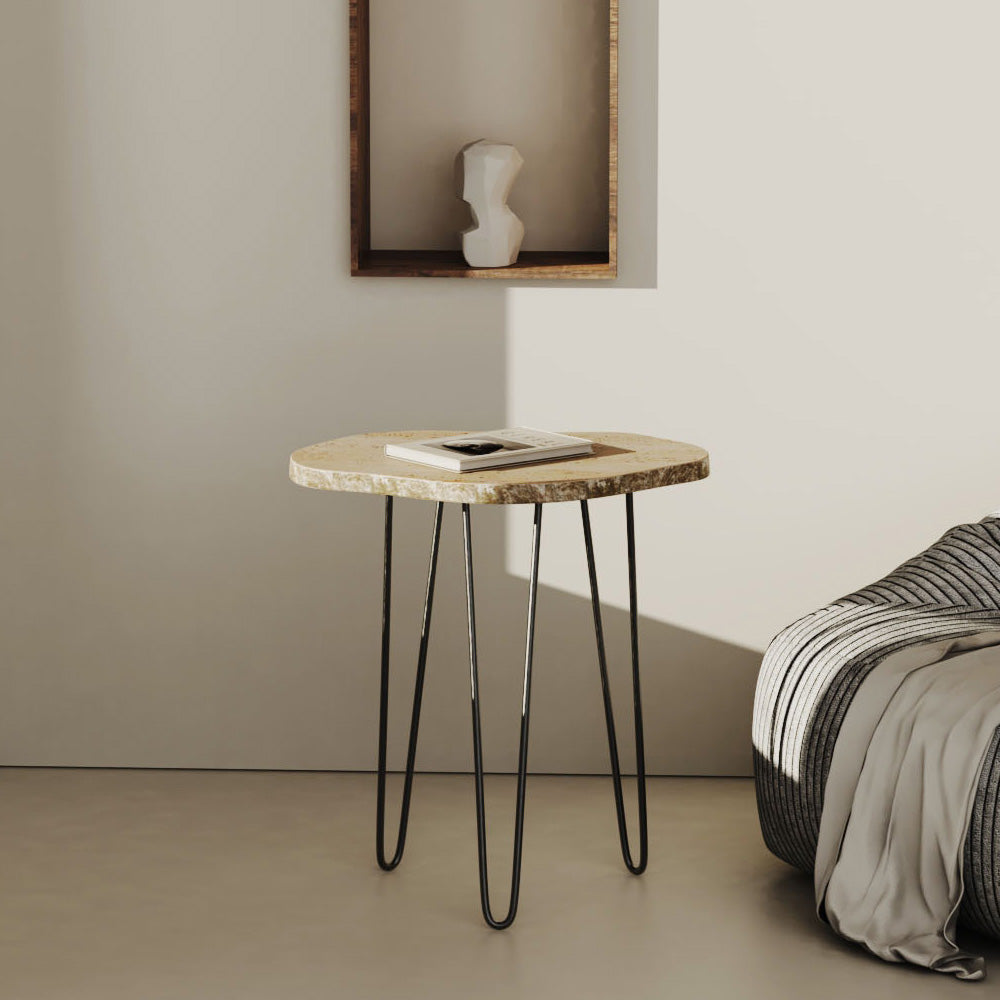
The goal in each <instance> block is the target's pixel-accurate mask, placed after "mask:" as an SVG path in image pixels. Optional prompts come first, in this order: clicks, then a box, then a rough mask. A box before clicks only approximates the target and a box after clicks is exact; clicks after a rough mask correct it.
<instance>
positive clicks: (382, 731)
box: [375, 496, 444, 871]
mask: <svg viewBox="0 0 1000 1000" xmlns="http://www.w3.org/2000/svg"><path fill="white" fill-rule="evenodd" d="M443 510H444V504H443V503H439V504H438V505H437V510H436V511H435V513H434V527H433V529H432V531H431V554H430V560H429V565H428V569H427V591H426V594H425V597H424V616H423V624H422V626H421V629H420V649H419V652H418V653H417V676H416V680H415V681H414V685H413V712H412V714H411V716H410V741H409V745H408V746H407V749H406V777H405V778H404V779H403V802H402V805H401V806H400V810H399V832H398V833H397V835H396V849H395V851H394V852H393V855H392V857H391V858H390V859H388V860H386V856H385V772H386V742H387V735H388V732H387V731H388V727H389V637H390V617H391V615H390V609H391V604H392V497H391V496H387V497H386V498H385V556H384V562H383V568H382V680H381V686H380V691H379V714H378V802H377V805H376V817H375V822H376V827H375V855H376V857H377V858H378V864H379V867H380V868H382V869H384V870H385V871H392V869H393V868H395V867H396V865H398V864H399V862H400V861H401V860H402V857H403V848H404V846H405V844H406V825H407V821H408V819H409V815H410V792H411V791H412V789H413V768H414V764H415V762H416V759H417V730H418V729H419V727H420V703H421V701H422V699H423V694H424V671H425V668H426V666H427V643H428V640H429V638H430V630H431V609H432V607H433V605H434V580H435V577H436V576H437V559H438V543H439V542H440V540H441V514H442V511H443Z"/></svg>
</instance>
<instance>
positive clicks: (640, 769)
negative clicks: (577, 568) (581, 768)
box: [580, 493, 649, 875]
mask: <svg viewBox="0 0 1000 1000" xmlns="http://www.w3.org/2000/svg"><path fill="white" fill-rule="evenodd" d="M580 509H581V511H582V513H583V540H584V543H585V545H586V548H587V572H588V574H589V575H590V600H591V605H592V606H593V611H594V635H595V636H596V638H597V663H598V666H599V667H600V671H601V693H602V695H603V697H604V721H605V723H606V724H607V729H608V753H609V755H610V757H611V779H612V782H613V783H614V791H615V813H616V814H617V816H618V839H619V840H620V841H621V845H622V858H623V859H624V861H625V867H626V868H627V869H628V870H629V871H630V872H631V873H632V874H633V875H641V874H642V873H643V872H644V871H645V870H646V863H647V861H648V859H649V837H648V833H647V823H646V752H645V743H644V739H643V732H642V695H641V692H640V688H639V615H638V602H637V600H636V584H635V514H634V511H633V508H632V494H631V493H626V494H625V534H626V544H627V548H628V598H629V634H630V640H631V646H632V704H633V708H634V713H635V766H636V784H637V791H638V796H639V861H638V864H637V863H636V862H635V861H633V859H632V852H631V850H630V848H629V839H628V827H627V824H626V822H625V802H624V798H623V796H622V775H621V766H620V764H619V761H618V738H617V736H616V735H615V713H614V708H613V707H612V704H611V686H610V684H609V683H608V661H607V655H606V653H605V648H604V626H603V624H602V622H601V598H600V595H599V593H598V589H597V567H596V565H595V561H594V539H593V535H592V534H591V531H590V510H589V508H588V506H587V501H586V500H581V501H580Z"/></svg>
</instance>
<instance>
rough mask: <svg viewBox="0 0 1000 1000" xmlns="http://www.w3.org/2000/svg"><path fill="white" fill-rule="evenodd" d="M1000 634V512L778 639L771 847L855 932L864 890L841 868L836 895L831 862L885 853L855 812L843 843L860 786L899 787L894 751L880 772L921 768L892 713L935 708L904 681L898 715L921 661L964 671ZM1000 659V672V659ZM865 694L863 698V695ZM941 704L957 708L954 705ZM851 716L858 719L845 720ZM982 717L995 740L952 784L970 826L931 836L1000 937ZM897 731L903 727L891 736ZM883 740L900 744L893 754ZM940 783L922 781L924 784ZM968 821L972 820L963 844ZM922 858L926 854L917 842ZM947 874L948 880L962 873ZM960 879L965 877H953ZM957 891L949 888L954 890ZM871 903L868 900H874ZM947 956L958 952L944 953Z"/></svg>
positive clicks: (768, 772)
mask: <svg viewBox="0 0 1000 1000" xmlns="http://www.w3.org/2000/svg"><path fill="white" fill-rule="evenodd" d="M991 632H994V633H998V634H1000V512H997V513H994V514H991V515H989V516H987V517H986V518H984V519H983V520H982V521H980V522H973V523H969V524H960V525H957V526H956V527H954V528H951V529H950V530H949V531H947V532H946V533H945V534H944V535H943V536H942V537H941V538H940V539H939V540H938V541H937V542H935V543H934V544H933V545H931V546H930V547H929V548H928V549H926V550H925V551H924V552H921V553H920V554H919V555H917V556H914V557H913V558H912V559H910V560H908V561H907V562H905V563H903V564H902V565H901V566H899V567H898V568H897V569H895V570H893V572H891V573H889V574H888V575H887V576H885V577H883V578H882V579H881V580H878V581H876V582H875V583H872V584H870V585H868V586H866V587H863V588H861V589H859V590H857V591H855V592H854V593H852V594H848V595H846V596H844V597H842V598H840V599H839V600H837V601H834V602H833V603H831V604H829V605H827V606H826V607H824V608H821V609H820V610H818V611H815V612H813V613H811V614H809V615H806V616H805V617H804V618H802V619H800V620H799V621H797V622H795V623H794V624H792V625H790V626H789V627H788V628H786V629H785V630H784V631H783V632H782V633H781V634H780V635H778V636H777V637H776V638H775V640H774V641H773V642H772V643H771V645H770V646H769V647H768V650H767V653H766V654H765V656H764V663H763V665H762V667H761V672H760V676H759V678H758V682H757V693H756V696H755V699H754V719H753V743H754V777H755V781H756V790H757V807H758V813H759V816H760V823H761V830H762V832H763V835H764V840H765V842H766V844H767V846H768V848H770V850H771V851H772V852H773V853H774V854H776V855H777V856H778V857H779V858H782V859H783V860H785V861H787V862H789V863H790V864H793V865H795V866H796V867H798V868H801V869H802V870H804V871H807V872H809V873H810V874H813V873H814V872H815V874H816V877H817V880H818V886H825V887H826V889H824V890H823V894H822V901H823V912H824V913H826V915H827V916H828V917H832V920H831V922H832V923H834V926H837V927H839V928H840V929H841V930H843V931H845V932H846V933H848V936H850V935H851V934H852V933H853V932H854V931H855V930H856V928H853V927H849V926H848V925H847V923H845V922H844V919H845V918H844V917H843V916H842V915H841V916H838V915H835V914H840V913H841V909H842V908H841V906H840V903H841V902H842V900H843V897H842V896H841V895H839V893H840V892H841V891H842V890H847V894H848V895H851V894H852V893H853V897H854V898H860V897H861V896H862V895H863V894H862V893H861V891H860V890H851V887H850V886H849V885H844V884H842V883H840V881H839V878H838V887H835V892H834V893H832V894H831V893H829V892H828V891H827V889H828V888H829V885H830V876H831V872H832V868H831V859H832V862H834V863H835V862H836V861H837V860H838V859H839V858H840V857H841V854H842V853H843V854H844V860H845V861H846V860H847V856H848V852H853V851H854V849H855V847H857V846H859V845H860V846H861V847H864V846H865V844H866V843H869V844H872V845H874V846H875V847H878V848H879V850H880V851H881V846H880V845H879V843H878V842H877V840H875V839H873V838H876V837H877V836H878V824H877V822H874V823H873V825H870V826H868V827H867V831H868V832H867V833H865V832H864V831H865V830H866V827H865V825H864V824H863V823H862V821H861V820H860V819H857V821H856V822H854V823H852V824H851V825H852V826H853V829H852V830H851V831H850V836H849V837H847V838H846V841H845V834H846V833H847V832H848V825H849V823H848V821H849V820H850V819H851V808H852V806H853V804H854V796H855V793H856V792H857V791H858V790H859V788H861V790H862V792H864V791H865V790H866V789H870V790H874V789H876V788H879V787H881V788H885V787H886V784H887V783H888V785H889V786H891V787H893V788H894V787H895V781H894V779H893V778H891V777H888V778H886V777H882V778H881V779H879V780H878V781H876V780H874V775H875V773H876V771H875V770H874V765H875V763H876V761H877V760H883V764H882V765H881V767H882V774H883V775H886V774H891V773H893V771H895V773H896V774H897V775H899V776H902V777H906V776H912V773H913V771H912V769H911V765H912V764H913V762H914V761H916V760H918V759H919V752H918V750H917V747H916V744H915V743H914V742H913V740H912V739H911V738H910V735H912V734H910V735H908V734H907V731H906V730H904V729H902V728H900V727H899V726H898V725H897V727H896V728H895V729H893V728H892V720H891V715H892V714H893V712H894V711H895V708H899V707H900V706H901V705H902V704H903V702H904V700H905V699H912V701H913V704H914V706H916V705H918V704H920V705H928V704H930V702H931V701H932V699H931V697H930V695H929V694H928V692H926V691H923V692H921V691H919V690H918V688H917V687H916V686H914V687H909V688H908V690H906V691H901V692H900V700H899V701H898V702H896V703H895V707H894V708H893V710H892V712H888V714H886V712H887V710H888V708H889V706H890V704H891V703H893V701H894V697H895V695H896V693H897V690H899V689H900V688H901V686H902V684H903V681H905V680H906V678H907V677H908V676H909V674H910V673H912V672H913V670H915V669H917V668H923V667H933V666H935V664H940V669H941V670H942V671H945V670H946V669H949V668H955V669H957V670H964V669H965V666H966V665H968V666H970V668H971V667H972V666H973V664H974V661H973V660H972V659H969V658H967V654H969V653H970V652H971V651H974V650H975V649H976V648H977V647H979V646H984V647H985V646H989V644H990V642H991V639H990V633H991ZM998 652H1000V650H998ZM904 654H905V655H904ZM985 655H986V654H984V656H985ZM990 655H992V653H991V654H990ZM897 657H902V658H898V659H897ZM906 657H912V659H907V658H906ZM984 669H985V670H986V671H987V674H986V675H985V678H984V683H986V684H988V683H989V671H990V668H989V667H985V668H984ZM996 669H997V670H998V671H1000V667H997V668H996ZM897 671H898V673H897ZM953 676H958V675H957V674H947V673H945V674H942V677H948V678H950V677H953ZM930 677H931V674H930V673H927V674H924V679H925V680H926V679H928V678H930ZM942 683H944V682H942ZM907 684H909V682H908V681H907ZM914 684H916V676H914ZM948 686H949V685H948V684H947V683H944V687H945V689H946V691H945V692H942V693H945V694H946V693H947V688H948ZM955 697H956V698H957V697H958V695H957V694H956V695H955ZM858 699H862V701H860V702H858V704H857V705H855V702H856V701H858ZM933 700H934V701H935V702H936V701H937V699H933ZM948 700H949V699H948V698H945V701H948ZM981 701H982V699H980V698H979V697H978V696H977V697H974V698H973V702H975V703H976V706H974V707H987V706H986V705H985V704H983V705H980V704H979V703H980V702H981ZM955 705H957V702H956V703H955ZM865 706H867V707H865ZM952 707H955V706H954V705H953V706H952ZM855 708H856V709H857V712H855ZM940 708H942V709H943V710H947V709H946V706H945V705H944V704H943V703H942V704H941V705H940ZM883 714H886V719H885V723H886V726H885V729H884V731H883V732H882V734H881V735H880V737H879V747H877V748H876V749H875V752H873V754H872V755H871V759H870V763H871V764H872V765H873V767H872V769H871V770H869V772H868V773H867V775H866V776H865V780H862V768H863V765H865V759H866V756H867V755H868V751H869V748H870V746H871V744H872V740H873V738H874V737H875V731H876V729H877V728H878V725H879V723H880V722H881V721H883V719H882V717H883ZM900 717H901V718H902V715H901V716H900ZM849 719H850V720H851V723H850V727H849V728H847V729H845V726H848V720H849ZM928 719H930V716H928ZM939 724H940V725H943V724H944V723H943V722H939ZM969 724H970V725H971V722H970V723H969ZM954 725H955V724H954V720H949V722H948V727H949V732H950V731H951V728H954ZM990 725H994V731H993V733H992V738H987V736H986V735H985V731H986V730H988V729H989V727H990ZM982 727H983V729H982V732H980V733H979V735H978V736H976V737H975V738H976V739H979V737H980V736H982V737H983V739H985V740H986V742H987V744H988V745H987V746H986V747H985V750H984V751H983V748H982V747H980V748H979V750H976V749H975V748H974V746H973V744H972V743H971V742H967V744H966V748H965V751H964V756H965V762H964V763H963V764H962V765H961V768H962V775H963V778H962V781H961V782H960V784H959V785H958V786H956V785H953V784H949V785H948V786H947V787H946V788H945V789H944V790H943V792H944V793H947V794H949V795H951V794H952V793H954V795H957V796H959V799H961V801H959V799H954V800H952V804H953V805H955V809H954V810H952V809H951V807H949V809H948V813H947V815H948V817H954V816H957V817H958V819H957V823H958V824H959V825H960V827H961V828H959V827H958V826H956V827H952V828H951V830H950V833H949V832H948V831H945V832H940V831H939V832H938V833H935V834H933V836H934V837H936V838H938V840H937V846H935V847H934V848H933V850H934V851H935V852H937V853H938V854H941V855H942V856H947V857H949V858H951V857H953V856H954V855H955V854H956V853H957V854H959V855H960V856H961V864H960V867H959V869H958V872H957V878H958V880H960V883H961V889H960V890H959V895H960V899H961V909H960V913H959V922H960V923H962V924H965V925H968V926H971V927H974V928H976V929H977V930H980V931H982V932H984V933H985V934H988V935H990V936H993V937H996V938H998V939H1000V864H997V863H996V862H995V860H994V859H995V855H996V852H997V846H998V845H1000V726H997V725H995V723H994V722H993V721H991V719H990V717H989V715H988V713H987V715H984V716H983V717H982ZM893 732H895V734H896V735H895V737H893V738H892V739H890V738H889V737H890V736H891V734H892V733H893ZM922 732H923V730H922V728H921V729H920V730H918V731H917V735H918V736H920V738H921V739H923V736H921V733H922ZM957 738H958V737H957V736H956V737H955V738H953V739H950V740H949V739H943V740H942V742H940V743H939V744H938V746H937V747H934V746H933V745H932V744H931V742H930V741H925V743H924V747H925V749H924V750H923V753H925V754H926V755H927V756H926V766H927V768H928V769H929V768H930V767H931V766H939V765H942V764H947V765H948V766H951V765H953V764H954V763H955V760H956V758H955V757H954V756H953V755H952V754H951V751H953V750H954V749H956V748H957V746H958V744H957V743H956V742H955V740H956V739H957ZM906 747H909V749H910V753H909V755H905V754H902V753H901V751H902V749H905V748H906ZM893 748H895V750H893ZM886 749H887V750H888V751H891V752H885V753H883V752H882V750H886ZM835 758H836V760H837V765H836V770H835V771H834V760H835ZM935 762H936V763H935ZM928 773H929V771H928ZM977 774H978V784H976V785H975V787H974V788H973V789H972V795H971V813H970V803H969V800H968V799H962V798H961V797H962V796H965V795H966V794H967V793H968V791H969V785H968V783H969V782H972V783H973V784H975V782H976V776H977ZM869 778H870V779H872V780H871V782H870V784H868V779H869ZM917 787H918V786H917V785H913V786H912V788H913V789H916V788H917ZM921 787H922V786H921ZM845 789H846V791H845ZM929 791H930V789H924V792H925V794H926V793H929ZM845 796H846V805H845V801H844V797H845ZM886 801H887V802H888V803H889V805H890V806H891V805H892V804H893V799H888V800H886ZM906 801H909V800H908V799H907V797H906V796H903V797H901V798H900V801H899V803H898V804H897V805H896V806H895V809H896V812H894V813H893V812H890V813H888V814H886V813H885V811H884V809H885V806H883V812H882V816H883V825H882V833H883V834H886V833H891V834H893V836H892V838H891V845H890V846H900V845H901V844H902V843H903V841H902V840H900V836H899V835H900V833H901V832H903V831H904V830H905V831H911V830H913V828H914V824H912V823H911V824H908V825H906V826H905V827H904V825H903V824H901V822H900V820H899V817H900V815H901V813H900V812H899V810H900V809H901V808H902V806H903V804H904V802H906ZM942 801H944V800H942ZM866 808H867V807H866ZM828 809H830V815H829V816H828V815H827V810H828ZM870 813H871V815H872V816H873V817H876V818H877V816H878V815H879V813H878V810H877V809H870ZM859 815H860V810H859ZM835 816H839V819H836V818H835ZM821 825H822V827H823V840H824V843H823V845H822V847H820V845H819V840H820V830H821ZM962 829H965V830H966V833H965V836H964V841H963V840H962ZM951 834H954V835H955V836H957V837H958V838H959V842H960V846H959V847H958V848H957V849H956V850H955V851H953V850H952V848H951V847H948V848H947V849H945V847H944V846H943V845H944V842H945V840H948V841H949V842H950V841H951ZM913 836H914V837H915V838H916V839H917V840H918V841H919V843H916V844H915V846H916V847H917V848H919V849H920V850H922V849H923V848H924V847H928V846H929V845H931V844H932V843H934V842H933V841H932V840H929V839H926V838H924V834H923V827H922V826H921V825H919V824H917V825H916V827H915V830H913ZM866 838H867V839H866ZM831 844H833V845H834V846H833V847H831ZM842 848H843V851H842ZM873 849H874V848H873ZM821 855H822V857H821ZM851 856H852V857H853V856H854V855H853V853H851ZM913 856H914V857H918V856H919V857H920V858H922V857H923V855H922V854H919V851H916V850H915V851H914V852H913ZM898 857H899V856H898V855H897V854H893V855H892V856H891V857H890V856H886V857H885V858H884V859H882V858H881V855H880V857H879V859H878V860H872V859H871V858H868V859H867V861H866V863H867V864H868V865H869V867H870V868H871V869H872V870H873V871H874V870H876V869H878V868H879V865H881V866H882V867H881V869H880V873H881V874H884V873H885V872H886V871H887V870H888V868H889V867H890V866H892V865H896V864H897V861H898ZM852 864H853V862H852ZM850 870H851V869H850V867H849V866H845V867H843V868H842V871H841V873H840V874H841V875H845V874H849V873H850ZM897 870H898V869H897ZM910 871H911V874H910V876H909V878H910V880H911V882H910V884H911V886H912V885H914V884H916V885H917V886H919V884H920V880H921V878H922V875H921V874H920V867H919V865H918V866H917V867H916V868H915V869H913V868H911V869H910ZM952 874H953V875H954V874H955V873H954V872H952ZM944 878H945V882H947V880H948V879H950V878H952V876H945V877H944ZM950 884H951V886H952V887H954V885H955V882H954V880H952V881H951V883H950ZM861 889H864V887H863V886H862V887H861ZM951 895H952V890H951V889H949V890H948V896H949V898H951ZM872 903H873V900H872V898H871V897H868V898H867V901H866V902H865V905H868V906H871V905H872ZM900 905H901V904H900V901H899V899H896V900H895V901H894V902H893V903H892V906H894V907H897V908H898V907H899V906H900ZM905 905H906V906H908V905H909V903H908V902H906V904H905ZM921 905H923V904H921ZM894 912H910V911H904V910H901V909H897V910H896V911H894ZM882 916H884V914H882V915H880V918H879V919H881V917H882ZM953 928H954V921H953V920H952V921H951V922H950V923H949V921H948V919H947V916H946V919H945V920H944V921H943V922H942V924H941V926H940V927H938V928H937V929H936V930H934V931H932V934H938V933H941V934H942V935H943V937H944V938H945V940H946V942H947V941H948V940H952V941H953V940H954V937H953ZM859 936H860V935H859ZM897 944H898V942H897ZM890 947H891V946H890ZM907 950H908V949H907ZM892 957H894V958H895V960H897V961H899V960H905V958H906V954H905V953H904V951H897V952H894V953H893V955H892ZM931 961H933V959H932V960H931ZM925 964H928V963H925ZM944 964H945V965H947V964H949V963H948V961H947V960H945V963H944ZM936 967H938V968H940V967H941V966H940V964H939V965H938V966H936ZM954 971H958V970H957V969H956V970H954ZM962 971H968V972H971V973H972V974H975V973H976V971H977V970H976V968H975V967H973V966H966V967H965V969H964V970H962Z"/></svg>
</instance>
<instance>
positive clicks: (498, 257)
mask: <svg viewBox="0 0 1000 1000" xmlns="http://www.w3.org/2000/svg"><path fill="white" fill-rule="evenodd" d="M458 155H459V164H460V167H461V174H462V199H463V200H464V201H466V202H468V204H469V208H470V209H471V210H472V219H473V225H471V226H470V227H469V228H468V229H464V230H463V231H462V234H461V235H462V254H463V255H464V257H465V261H466V263H467V264H468V265H469V267H509V266H510V265H511V264H513V263H515V262H516V261H517V255H518V253H520V250H521V243H522V241H523V240H524V223H523V222H521V220H520V219H519V218H518V217H517V216H516V215H515V214H514V213H513V212H512V211H511V210H510V208H508V206H507V196H508V195H509V194H510V189H511V187H512V186H513V184H514V180H515V179H516V178H517V175H518V173H519V172H520V170H521V167H522V166H523V164H524V159H523V158H522V157H521V154H520V153H519V152H518V151H517V150H516V149H515V148H514V147H513V146H512V145H510V144H509V143H505V142H489V141H487V140H486V139H479V140H478V141H476V142H470V143H469V144H468V145H467V146H463V147H462V149H461V151H460V152H459V154H458Z"/></svg>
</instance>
